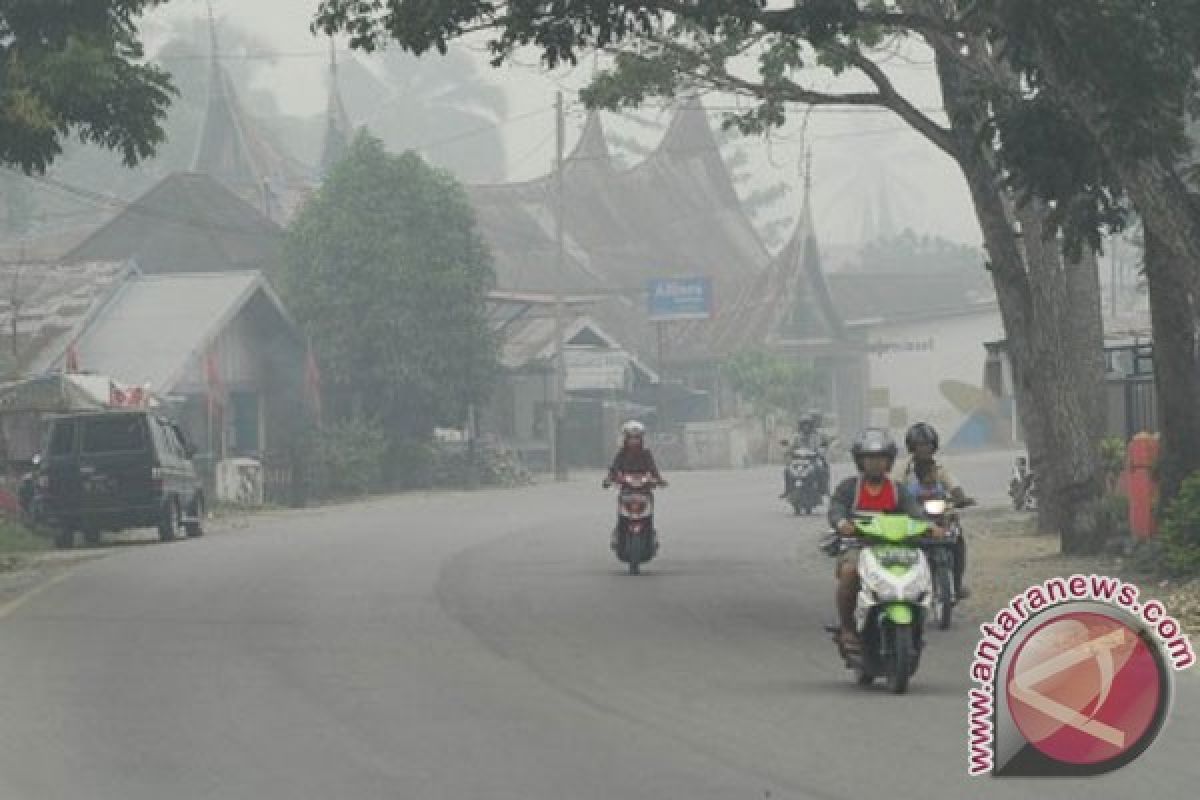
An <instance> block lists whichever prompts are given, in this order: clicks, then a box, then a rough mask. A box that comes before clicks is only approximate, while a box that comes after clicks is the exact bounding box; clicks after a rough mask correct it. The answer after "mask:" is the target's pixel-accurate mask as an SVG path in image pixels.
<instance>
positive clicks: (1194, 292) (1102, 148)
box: [978, 0, 1200, 498]
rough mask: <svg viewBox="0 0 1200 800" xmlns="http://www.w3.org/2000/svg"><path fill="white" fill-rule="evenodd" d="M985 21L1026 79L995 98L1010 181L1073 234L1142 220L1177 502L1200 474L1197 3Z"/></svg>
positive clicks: (1016, 11) (1044, 7) (1119, 5)
mask: <svg viewBox="0 0 1200 800" xmlns="http://www.w3.org/2000/svg"><path fill="white" fill-rule="evenodd" d="M978 17H979V21H980V22H982V23H984V24H986V25H987V26H988V27H989V28H990V29H991V30H992V31H993V34H994V36H993V38H994V39H995V41H996V46H999V47H1002V48H1003V49H1004V52H1005V53H1006V56H1007V58H1008V59H1009V61H1010V62H1011V63H1012V65H1013V66H1014V68H1015V69H1016V70H1018V71H1019V72H1020V74H1021V75H1022V77H1023V81H1022V84H1021V86H1020V90H1019V91H1011V92H1008V93H1006V94H1004V95H1002V96H1000V97H998V98H997V105H998V106H999V108H1000V115H999V125H998V128H999V132H1000V136H1001V139H1002V142H1003V144H1004V146H1003V147H1002V148H1001V153H1002V155H1003V157H1004V161H1005V165H1006V166H1007V168H1008V170H1009V172H1010V174H1011V175H1012V177H1013V179H1014V181H1015V182H1016V183H1018V184H1019V185H1020V186H1022V187H1023V188H1024V189H1025V190H1026V191H1027V192H1029V193H1031V194H1034V195H1037V196H1040V197H1043V198H1046V199H1047V200H1048V202H1050V203H1052V204H1053V205H1054V206H1055V208H1056V209H1057V211H1058V217H1059V218H1060V220H1061V222H1062V224H1063V225H1064V226H1065V229H1066V231H1067V233H1068V235H1069V236H1070V237H1071V238H1072V239H1073V240H1087V239H1094V238H1095V237H1096V236H1098V235H1099V233H1100V232H1102V231H1104V230H1105V229H1119V228H1120V227H1122V226H1123V224H1124V222H1125V216H1126V214H1125V212H1126V210H1127V209H1126V207H1125V206H1126V202H1127V201H1128V202H1131V203H1132V206H1133V208H1134V209H1135V210H1136V212H1137V213H1138V215H1139V218H1140V220H1141V222H1142V223H1143V225H1144V229H1145V236H1144V240H1145V245H1146V260H1145V266H1146V269H1145V274H1146V279H1147V284H1148V288H1149V296H1150V304H1151V311H1152V315H1153V328H1154V343H1155V353H1154V356H1155V381H1156V385H1157V389H1158V398H1159V412H1160V424H1161V430H1162V433H1163V438H1164V444H1165V452H1164V463H1163V465H1162V470H1161V475H1162V477H1163V481H1162V487H1161V488H1162V490H1163V495H1164V497H1168V498H1169V497H1171V496H1173V495H1174V494H1175V492H1176V490H1177V489H1178V487H1179V486H1180V484H1181V483H1182V481H1183V478H1184V477H1185V476H1186V475H1187V474H1189V473H1192V472H1196V471H1200V404H1198V403H1197V402H1196V398H1197V397H1198V396H1200V348H1198V346H1197V334H1198V329H1200V326H1198V322H1200V200H1198V198H1197V195H1196V194H1195V190H1196V185H1195V184H1194V183H1193V184H1191V185H1189V182H1188V181H1189V177H1192V178H1193V179H1194V177H1195V176H1194V175H1190V174H1189V173H1190V172H1191V171H1192V170H1193V169H1194V163H1195V156H1196V153H1195V151H1194V149H1193V148H1194V146H1195V142H1196V140H1195V138H1194V137H1195V135H1196V131H1195V130H1194V128H1193V130H1191V131H1190V132H1189V130H1188V123H1189V122H1192V124H1193V125H1194V119H1195V118H1194V114H1195V112H1196V108H1197V99H1198V96H1200V95H1198V89H1200V85H1198V81H1197V74H1198V73H1197V70H1198V68H1200V1H1198V0H1173V2H1170V3H1162V2H1142V1H1140V0H1100V1H1099V2H1089V3H1081V2H1077V1H1072V2H1058V3H1045V4H1043V3H1035V2H1025V1H1023V0H1020V1H1018V0H1010V2H1004V3H1000V2H994V0H990V1H989V2H986V3H981V4H980V7H979V9H978ZM1189 133H1190V134H1191V136H1190V137H1189Z"/></svg>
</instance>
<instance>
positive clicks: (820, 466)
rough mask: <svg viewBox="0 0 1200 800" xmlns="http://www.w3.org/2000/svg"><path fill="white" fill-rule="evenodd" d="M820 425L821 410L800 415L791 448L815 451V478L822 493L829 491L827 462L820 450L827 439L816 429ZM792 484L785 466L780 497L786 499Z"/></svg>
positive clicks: (790, 474) (826, 444)
mask: <svg viewBox="0 0 1200 800" xmlns="http://www.w3.org/2000/svg"><path fill="white" fill-rule="evenodd" d="M820 427H821V412H819V411H817V410H816V409H812V410H809V411H807V412H805V413H804V414H803V415H801V417H800V419H799V420H797V421H796V434H795V435H794V436H793V437H792V449H793V450H795V449H796V448H798V447H803V448H806V449H808V450H812V451H814V452H815V453H817V478H818V480H819V482H820V486H821V492H822V494H826V493H828V492H829V464H828V463H827V462H826V461H825V457H824V456H823V455H822V454H821V450H822V448H824V447H826V446H828V445H829V440H828V439H826V438H825V437H824V436H822V435H821V433H820V431H819V430H818V429H819V428H820ZM792 486H793V478H792V471H791V470H790V469H788V468H787V467H786V466H785V467H784V468H783V494H781V495H779V497H780V499H783V500H786V499H787V497H788V495H789V494H791V493H792Z"/></svg>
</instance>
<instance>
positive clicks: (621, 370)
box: [563, 348, 630, 392]
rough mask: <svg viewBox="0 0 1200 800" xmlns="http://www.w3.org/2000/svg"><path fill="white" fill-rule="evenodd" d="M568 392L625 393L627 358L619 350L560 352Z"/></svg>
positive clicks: (628, 363) (627, 383) (627, 379)
mask: <svg viewBox="0 0 1200 800" xmlns="http://www.w3.org/2000/svg"><path fill="white" fill-rule="evenodd" d="M563 358H564V360H565V361H566V366H567V381H566V389H567V391H568V392H586V391H596V390H608V391H618V392H620V391H625V390H626V389H628V388H629V384H630V358H629V354H628V353H626V352H625V351H623V350H574V349H570V348H568V349H567V350H565V351H563Z"/></svg>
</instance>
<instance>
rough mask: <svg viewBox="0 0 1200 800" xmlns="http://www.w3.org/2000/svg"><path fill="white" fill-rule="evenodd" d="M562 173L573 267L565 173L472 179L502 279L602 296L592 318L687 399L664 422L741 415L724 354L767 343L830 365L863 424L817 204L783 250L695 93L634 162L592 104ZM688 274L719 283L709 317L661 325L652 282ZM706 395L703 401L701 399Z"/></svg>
mask: <svg viewBox="0 0 1200 800" xmlns="http://www.w3.org/2000/svg"><path fill="white" fill-rule="evenodd" d="M562 182H563V197H562V200H563V203H562V207H563V209H564V211H563V220H562V222H563V226H562V227H563V240H564V257H563V264H562V267H561V269H560V268H559V266H558V248H557V244H556V241H555V231H556V215H557V209H558V202H557V197H558V196H557V193H556V181H555V179H554V176H553V175H547V176H544V177H541V178H537V179H535V180H532V181H526V182H522V183H512V184H503V185H494V186H472V187H468V194H469V197H470V199H471V202H472V205H473V207H474V210H475V212H476V216H477V217H478V220H479V227H480V232H481V233H482V235H483V236H484V238H485V239H486V240H487V242H488V244H489V246H490V247H491V250H492V252H493V254H494V256H495V261H496V267H497V277H498V284H499V286H500V287H501V288H502V289H503V290H507V291H541V292H547V291H549V290H550V289H552V288H554V287H556V286H560V285H561V286H565V288H566V290H567V291H570V292H573V293H577V294H578V293H591V294H593V295H595V296H596V297H597V301H596V303H595V304H594V305H593V306H592V307H590V308H589V310H588V314H589V316H590V317H591V318H592V320H594V321H595V322H596V323H597V324H598V325H600V326H602V327H603V328H604V329H605V330H608V331H619V333H620V337H621V341H622V344H623V345H624V346H625V347H627V348H629V349H631V351H632V352H634V353H636V355H637V356H638V357H639V358H640V359H641V361H642V362H643V363H646V364H653V365H654V369H655V370H656V371H657V372H658V373H659V374H661V375H662V378H663V380H662V384H663V387H664V388H663V391H662V396H663V399H664V402H666V400H667V398H668V397H669V396H670V395H674V396H675V397H677V398H678V400H679V409H678V410H672V409H667V411H668V413H666V414H662V415H660V422H662V423H670V424H671V426H674V427H677V426H678V425H681V424H684V423H687V422H688V421H698V420H712V419H717V418H720V417H726V416H732V415H734V414H735V413H736V412H737V407H736V405H735V403H734V401H733V400H734V398H733V393H732V391H731V389H730V387H729V386H728V384H727V381H726V379H725V378H724V376H723V373H722V369H721V367H722V364H723V362H724V361H725V360H726V359H728V358H729V357H730V356H732V355H733V354H735V353H737V352H738V351H739V350H743V349H747V348H758V347H763V346H767V347H770V348H772V349H775V350H776V351H778V352H783V353H786V354H787V355H789V356H791V357H794V358H797V359H801V360H805V361H810V362H813V361H821V362H823V363H824V364H825V365H827V366H829V367H830V369H829V372H830V374H831V375H833V376H834V377H833V379H832V381H831V383H833V384H836V385H837V387H836V390H835V388H834V387H833V386H831V387H829V390H828V391H827V392H826V394H827V395H829V396H830V397H831V398H837V399H838V402H839V403H840V405H841V408H840V409H839V410H838V412H837V415H838V416H839V417H840V418H841V419H842V420H843V421H844V422H845V423H846V424H849V425H853V424H856V423H857V420H858V419H859V418H861V416H862V412H861V407H862V397H863V395H864V391H863V389H862V387H861V383H862V373H863V369H862V365H861V360H862V359H861V353H860V352H856V351H855V350H854V349H853V348H851V347H850V337H851V334H850V333H849V332H848V331H847V330H846V329H845V328H844V327H843V326H842V325H841V324H840V321H839V320H838V319H836V318H835V317H836V312H835V309H833V307H832V305H831V303H830V301H829V298H828V291H827V289H826V287H824V284H823V278H822V277H821V275H820V273H821V266H820V258H819V253H818V249H817V247H816V235H815V231H814V230H813V225H812V219H811V214H810V213H808V212H807V211H805V212H803V213H802V214H801V217H800V219H799V221H798V223H797V226H796V231H795V233H794V236H793V241H792V243H791V244H790V245H789V247H788V248H785V252H784V253H782V254H781V255H780V256H776V257H774V258H772V256H771V255H770V253H768V252H767V250H766V248H765V247H764V245H763V244H762V242H761V240H760V239H759V237H758V234H757V233H756V231H755V230H754V227H753V225H752V224H751V223H750V221H749V219H748V218H747V217H746V214H745V212H744V210H743V208H742V206H741V203H740V201H739V199H738V196H737V192H736V191H735V189H734V185H733V180H732V178H731V177H730V174H729V170H728V167H727V166H726V164H725V162H724V160H723V159H722V157H721V153H720V148H719V146H718V144H717V142H716V139H715V137H714V136H713V132H712V130H711V128H710V126H709V123H708V119H707V116H706V113H705V111H704V109H703V107H702V106H701V105H700V103H699V102H698V101H697V100H696V99H694V98H691V99H687V100H685V101H684V102H683V103H681V104H680V106H679V107H678V108H677V109H676V111H675V113H674V116H673V118H672V120H671V122H670V124H669V125H668V128H667V131H666V133H665V134H664V136H663V139H662V141H661V142H660V143H659V145H658V147H657V148H655V150H654V151H653V152H652V153H651V154H650V155H649V156H648V157H647V158H646V159H645V160H644V161H643V162H642V163H640V164H637V165H635V166H633V167H632V168H629V169H621V168H619V167H618V166H617V165H616V164H615V163H614V162H613V160H612V158H611V157H610V153H609V150H608V147H607V143H606V140H605V134H604V130H603V125H602V123H601V120H600V117H599V115H598V114H595V113H593V114H591V115H589V117H588V119H587V122H586V124H585V126H584V129H583V132H582V134H581V136H580V139H579V141H578V143H577V144H576V146H575V148H574V149H573V150H572V151H571V152H570V154H569V155H568V157H567V158H566V159H565V161H564V166H563V174H562ZM807 197H808V194H807V193H806V208H807ZM684 277H700V278H707V279H708V280H709V281H710V283H711V286H712V289H713V295H714V301H715V302H714V309H713V311H712V313H711V315H710V316H709V318H707V319H693V320H680V321H673V322H666V323H653V322H651V321H650V318H649V315H648V313H647V304H646V294H647V283H648V282H649V281H650V280H652V279H656V278H684ZM801 318H803V319H804V323H803V324H800V320H801ZM805 325H807V326H808V328H807V329H806V328H805V327H804V326H805ZM667 387H674V388H673V389H671V388H667ZM699 398H702V399H703V400H704V402H703V403H702V404H697V403H696V402H695V401H696V400H697V399H699ZM830 402H833V400H832V399H831V400H830ZM655 404H656V405H657V403H655Z"/></svg>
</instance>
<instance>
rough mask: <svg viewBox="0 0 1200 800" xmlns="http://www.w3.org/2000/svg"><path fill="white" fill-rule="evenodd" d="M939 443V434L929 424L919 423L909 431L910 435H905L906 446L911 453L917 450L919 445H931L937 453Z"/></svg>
mask: <svg viewBox="0 0 1200 800" xmlns="http://www.w3.org/2000/svg"><path fill="white" fill-rule="evenodd" d="M938 443H939V439H938V432H937V431H936V430H934V428H933V426H932V425H930V424H929V423H928V422H918V423H917V424H916V425H913V426H912V427H911V428H909V429H908V433H906V434H904V446H905V447H907V448H908V452H910V453H911V452H913V451H914V450H916V449H917V445H919V444H927V445H929V446H930V447H932V448H933V452H935V453H936V452H937V449H938Z"/></svg>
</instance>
